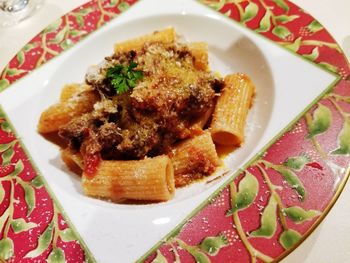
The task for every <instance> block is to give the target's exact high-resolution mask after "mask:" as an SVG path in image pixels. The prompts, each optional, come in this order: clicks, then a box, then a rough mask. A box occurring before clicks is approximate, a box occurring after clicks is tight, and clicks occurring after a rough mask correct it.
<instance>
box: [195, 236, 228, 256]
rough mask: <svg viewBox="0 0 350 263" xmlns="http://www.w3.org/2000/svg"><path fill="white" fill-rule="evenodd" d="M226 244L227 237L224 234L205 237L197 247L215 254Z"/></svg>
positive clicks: (212, 254)
mask: <svg viewBox="0 0 350 263" xmlns="http://www.w3.org/2000/svg"><path fill="white" fill-rule="evenodd" d="M227 245H228V242H227V238H226V236H224V235H219V236H217V237H206V238H205V239H204V240H203V241H202V242H201V243H200V245H199V248H200V249H201V250H202V251H204V252H206V253H208V254H209V255H211V256H216V255H217V254H218V253H219V251H220V249H221V248H223V247H226V246H227Z"/></svg>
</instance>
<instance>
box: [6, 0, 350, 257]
mask: <svg viewBox="0 0 350 263" xmlns="http://www.w3.org/2000/svg"><path fill="white" fill-rule="evenodd" d="M112 18H113V19H112ZM107 21H109V22H108V23H107V24H106V22H107ZM104 24H106V25H105V26H103V27H102V28H100V27H101V26H102V25H104ZM169 26H173V27H174V28H175V29H176V31H177V32H178V33H179V34H180V35H181V36H183V37H184V38H185V39H186V40H189V41H205V42H207V43H208V46H209V57H210V65H211V68H212V69H214V70H217V71H220V72H222V73H224V74H227V73H231V72H245V73H247V74H248V75H249V76H250V77H251V78H252V79H253V81H254V82H255V85H256V87H257V96H256V101H255V103H254V106H253V109H252V111H251V112H250V115H249V119H248V127H247V132H246V142H245V143H244V145H243V146H242V147H241V149H239V150H236V151H234V152H233V153H231V154H229V155H228V156H227V157H225V165H226V170H225V172H224V174H223V176H221V177H220V178H218V179H217V180H214V181H211V182H209V183H208V182H207V183H205V182H201V183H196V184H193V185H191V186H189V187H186V188H183V189H180V190H179V191H177V192H176V195H175V197H174V199H173V200H171V201H168V202H166V203H158V204H148V205H130V204H114V203H108V202H105V201H101V200H95V199H91V198H88V197H86V196H84V195H83V194H82V190H81V187H80V183H79V178H77V177H76V176H74V175H73V174H72V173H70V172H69V171H68V170H67V169H66V168H65V167H64V165H63V164H62V162H61V160H60V158H59V151H58V148H57V147H56V146H55V145H53V144H51V143H50V142H48V141H46V140H45V139H44V138H43V137H41V136H40V135H39V134H38V133H37V131H36V124H37V122H38V118H39V116H40V113H41V112H42V111H43V109H45V108H46V107H47V106H48V105H50V104H52V103H53V102H55V101H56V100H57V98H58V94H59V92H60V89H61V87H62V86H63V85H64V84H65V83H69V82H79V81H82V80H83V77H84V74H85V72H86V69H87V67H88V66H89V65H92V64H96V63H98V62H99V61H100V60H101V58H103V57H104V56H107V55H109V54H111V53H112V48H113V44H114V43H115V42H118V41H120V40H125V39H130V38H132V37H136V36H139V35H143V34H147V33H149V32H152V31H154V30H159V29H162V28H165V27H169ZM97 29H98V30H97ZM93 31H96V32H94V33H92V32H93ZM78 42H79V43H78ZM65 50H67V51H65ZM63 51H65V52H63ZM61 53H62V54H61ZM58 55H59V56H58ZM54 57H56V58H55V59H54V60H52V61H50V62H49V63H47V64H45V63H46V62H47V61H49V60H51V59H52V58H54ZM42 64H45V66H43V67H40V66H41V65H42ZM39 67H40V68H39ZM37 68H38V69H37ZM349 72H350V68H349V64H348V62H347V61H346V58H345V56H344V54H343V53H342V51H341V49H340V48H339V46H338V45H337V44H336V43H335V41H334V39H333V38H332V37H331V36H330V35H329V33H328V32H327V31H326V30H325V29H324V28H323V27H322V25H320V24H319V23H318V22H317V21H316V20H314V19H313V18H312V17H311V16H310V15H308V14H306V13H305V12H304V11H303V10H301V9H300V8H298V7H297V6H295V5H294V4H292V3H290V2H288V1H284V0H254V1H244V0H243V1H221V0H217V1H214V0H212V1H210V0H202V1H192V0H191V1H190V0H173V1H170V0H167V1H156V0H141V1H137V3H136V1H133V0H130V1H115V0H111V1H102V0H94V1H90V2H88V3H87V4H85V5H83V6H81V7H79V8H77V9H75V10H73V11H72V12H70V13H68V14H66V15H65V16H63V17H61V18H60V19H59V20H57V21H55V22H53V23H52V24H50V25H49V26H48V27H47V28H45V29H44V30H43V31H42V32H41V33H40V34H38V35H37V36H36V37H34V38H33V39H32V40H31V41H30V42H29V43H28V44H26V45H25V46H24V47H23V48H22V50H20V51H19V52H18V54H17V56H16V57H14V58H13V59H12V60H11V61H10V63H9V64H8V65H7V66H6V68H5V69H4V71H3V72H2V74H1V78H0V89H1V91H3V92H2V93H1V95H0V105H1V115H0V125H1V130H0V154H1V167H0V229H1V232H0V259H2V260H6V261H8V262H45V261H48V262H65V261H66V262H90V261H91V262H94V261H97V262H134V261H139V262H271V261H278V260H280V259H282V258H283V257H285V256H286V255H287V254H288V253H290V252H291V251H292V250H293V249H294V248H296V247H297V246H298V245H299V244H300V243H301V242H302V241H303V240H304V239H305V238H306V237H307V236H308V235H309V234H310V233H311V231H312V230H313V229H314V228H315V227H316V226H317V225H318V224H319V223H320V222H321V220H322V219H323V218H324V217H325V215H326V214H327V213H328V211H329V210H330V208H331V207H332V205H333V204H334V203H335V201H336V199H337V198H338V196H339V194H340V192H341V190H342V189H343V187H344V185H345V183H346V180H347V178H348V176H349V162H350V158H349V154H350V81H349ZM28 73H30V74H28ZM27 74H28V76H26V75H27ZM24 76H26V77H25V78H23V77H24Z"/></svg>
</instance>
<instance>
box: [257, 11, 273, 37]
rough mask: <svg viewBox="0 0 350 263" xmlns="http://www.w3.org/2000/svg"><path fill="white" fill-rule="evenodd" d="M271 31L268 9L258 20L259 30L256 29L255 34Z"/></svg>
mask: <svg viewBox="0 0 350 263" xmlns="http://www.w3.org/2000/svg"><path fill="white" fill-rule="evenodd" d="M270 29H271V11H270V10H269V9H267V10H266V12H265V15H264V16H263V18H262V19H261V20H260V23H259V28H258V29H256V31H257V32H260V33H262V32H267V31H269V30H270Z"/></svg>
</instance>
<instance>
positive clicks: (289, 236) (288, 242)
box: [279, 229, 301, 249]
mask: <svg viewBox="0 0 350 263" xmlns="http://www.w3.org/2000/svg"><path fill="white" fill-rule="evenodd" d="M300 238H301V235H300V234H299V233H298V232H296V231H294V230H292V229H288V230H285V231H284V232H283V233H282V234H281V236H280V238H279V242H280V243H281V245H282V246H283V247H284V248H285V249H289V248H291V247H293V246H294V245H295V244H296V243H298V241H299V240H300Z"/></svg>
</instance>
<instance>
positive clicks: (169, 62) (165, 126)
mask: <svg viewBox="0 0 350 263" xmlns="http://www.w3.org/2000/svg"><path fill="white" fill-rule="evenodd" d="M130 63H136V65H137V66H136V69H137V70H138V71H141V72H142V73H143V78H142V79H141V80H139V81H138V82H137V84H136V86H135V87H134V88H133V89H129V90H128V91H127V92H126V93H122V94H118V93H117V92H116V90H115V89H114V88H113V86H112V85H111V82H110V80H109V79H108V78H106V72H107V70H108V69H109V68H111V67H113V66H114V65H125V66H127V65H130ZM194 65H195V58H194V56H193V55H192V54H191V52H190V50H189V49H188V47H187V46H186V45H183V44H179V43H174V44H161V43H153V44H145V45H144V47H143V48H142V49H141V50H138V51H131V52H127V53H117V54H114V55H113V56H111V57H106V58H105V60H104V61H103V62H102V63H101V64H100V65H98V66H94V67H93V68H91V69H90V70H89V71H88V73H87V75H86V82H87V84H89V85H91V86H92V88H93V90H94V91H95V92H96V94H98V95H99V97H100V101H98V102H97V103H96V104H95V105H94V110H93V111H92V112H89V113H86V114H84V115H82V116H80V117H76V118H74V119H72V120H71V121H70V122H69V123H68V124H66V125H64V126H63V127H61V128H60V130H59V135H60V136H61V137H62V138H64V139H66V140H68V142H69V147H70V149H71V150H72V151H75V152H78V151H80V152H84V154H83V155H84V156H87V160H85V161H86V170H87V171H85V172H87V173H88V174H89V175H90V176H92V175H93V173H94V171H95V170H96V166H97V165H98V163H99V160H100V159H101V158H102V159H106V160H113V159H117V160H135V159H142V158H144V157H153V156H156V155H159V154H163V153H167V152H169V150H170V148H171V146H172V145H173V144H174V143H176V142H177V141H179V140H182V139H185V138H188V137H191V136H194V135H196V133H197V134H198V131H196V129H194V128H193V124H194V123H196V121H197V120H198V119H199V118H200V117H201V116H203V115H204V114H205V113H206V112H207V111H208V110H210V109H211V108H212V107H213V105H214V102H215V94H216V93H218V92H219V91H220V89H221V87H222V80H220V79H218V78H217V77H215V76H214V75H213V74H212V73H210V72H208V71H204V70H199V69H196V67H195V66H194ZM194 156H195V157H194V158H197V159H198V158H199V159H200V156H198V155H196V154H194ZM196 163H198V162H196ZM203 165H205V166H206V167H207V168H206V169H207V170H208V171H207V172H208V173H211V172H212V171H213V170H215V168H213V167H211V166H210V164H207V163H205V160H204V161H203ZM193 169H194V170H196V167H193ZM181 184H185V182H182V183H181Z"/></svg>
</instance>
